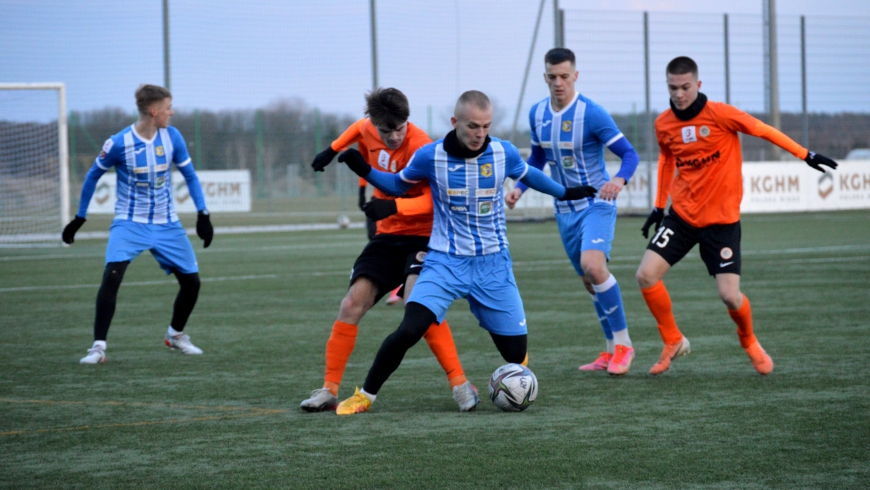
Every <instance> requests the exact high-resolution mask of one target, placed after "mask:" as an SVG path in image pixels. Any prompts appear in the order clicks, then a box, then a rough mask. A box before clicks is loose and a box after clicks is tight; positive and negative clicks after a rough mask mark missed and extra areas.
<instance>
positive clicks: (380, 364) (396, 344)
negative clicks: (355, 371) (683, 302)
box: [363, 303, 435, 395]
mask: <svg viewBox="0 0 870 490" xmlns="http://www.w3.org/2000/svg"><path fill="white" fill-rule="evenodd" d="M434 322H435V313H432V311H431V310H430V309H429V308H426V307H425V306H423V305H421V304H420V303H408V304H407V306H405V318H404V319H402V323H401V324H399V328H397V329H396V331H395V332H393V333H391V334H390V335H389V336H388V337H387V338H386V339H385V340H384V343H383V344H381V348H380V349H379V350H378V355H377V356H375V362H374V363H373V364H372V367H371V369H369V374H368V376H366V382H365V384H363V389H364V390H366V393H371V394H372V395H377V394H378V391H380V389H381V386H383V384H384V383H385V382H386V381H387V378H389V377H390V375H391V374H393V371H395V370H396V369H398V367H399V364H401V363H402V359H404V357H405V353H406V352H408V349H410V348H411V347H413V346H414V344H416V343H417V342H419V341H420V339H422V338H423V334H425V333H426V330H428V329H429V326H430V325H432V323H434Z"/></svg>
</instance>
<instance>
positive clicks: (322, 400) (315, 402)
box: [299, 388, 338, 412]
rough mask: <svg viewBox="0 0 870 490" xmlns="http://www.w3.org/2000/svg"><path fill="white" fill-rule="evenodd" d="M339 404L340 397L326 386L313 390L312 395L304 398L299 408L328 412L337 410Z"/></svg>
mask: <svg viewBox="0 0 870 490" xmlns="http://www.w3.org/2000/svg"><path fill="white" fill-rule="evenodd" d="M336 405H338V397H337V396H335V395H333V394H332V392H331V391H329V390H328V389H326V388H319V389H316V390H314V391H312V392H311V397H310V398H308V399H307V400H302V403H301V404H299V408H301V409H302V410H305V411H306V412H328V411H330V410H335V407H336Z"/></svg>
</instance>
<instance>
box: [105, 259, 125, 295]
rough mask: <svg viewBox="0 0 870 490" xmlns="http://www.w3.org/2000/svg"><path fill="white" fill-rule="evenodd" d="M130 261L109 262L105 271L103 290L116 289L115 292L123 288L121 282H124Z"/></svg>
mask: <svg viewBox="0 0 870 490" xmlns="http://www.w3.org/2000/svg"><path fill="white" fill-rule="evenodd" d="M128 265H130V262H129V261H124V262H109V263H108V264H106V268H105V270H104V271H103V284H102V285H101V288H109V289H114V290H115V291H117V290H118V288H119V287H120V286H121V281H123V280H124V272H126V271H127V266H128Z"/></svg>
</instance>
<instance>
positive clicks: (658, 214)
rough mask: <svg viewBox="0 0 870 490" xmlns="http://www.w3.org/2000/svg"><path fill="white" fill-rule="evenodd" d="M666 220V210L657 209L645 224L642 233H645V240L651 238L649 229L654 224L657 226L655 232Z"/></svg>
mask: <svg viewBox="0 0 870 490" xmlns="http://www.w3.org/2000/svg"><path fill="white" fill-rule="evenodd" d="M663 219H665V210H664V209H662V208H655V209H653V210H652V212H651V213H650V214H649V218H647V219H646V223H644V224H643V228H641V229H640V231H642V232H643V237H644V238H649V227H650V226H652V224H653V223H655V224H656V227H655V228H653V229H654V230H658V229H659V226H661V225H662V220H663Z"/></svg>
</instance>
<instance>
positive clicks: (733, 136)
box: [655, 101, 807, 228]
mask: <svg viewBox="0 0 870 490" xmlns="http://www.w3.org/2000/svg"><path fill="white" fill-rule="evenodd" d="M655 130H656V139H658V142H659V147H660V148H661V153H660V155H659V171H658V192H657V193H656V201H655V207H657V208H664V207H665V206H666V205H667V202H668V194H670V195H671V205H672V206H673V208H674V210H675V211H676V212H677V214H678V215H679V216H680V217H681V218H683V219H684V220H685V221H686V222H687V223H689V224H690V225H692V226H695V227H699V228H700V227H703V226H708V225H716V224H731V223H736V222H737V221H739V220H740V202H741V201H742V199H743V174H742V165H743V155H742V154H741V151H740V139H739V138H738V135H737V132H738V131H739V132H741V133H746V134H750V135H752V136H757V137H759V138H764V139H765V140H767V141H769V142H771V143H773V144H775V145H777V146H779V147H781V148H783V149H784V150H786V151H788V152H789V153H791V154H792V155H794V156H796V157H797V158H800V159H803V158H805V157H806V156H807V150H806V148H804V147H802V146H801V145H799V144H797V143H795V142H794V141H793V140H792V139H791V138H789V137H788V136H786V135H784V134H783V133H781V132H780V131H779V130H777V129H776V128H774V127H772V126H769V125H767V124H764V123H763V122H761V121H759V120H758V119H756V118H754V117H752V116H750V115H749V114H747V113H745V112H743V111H741V110H740V109H737V108H736V107H734V106H730V105H728V104H724V103H722V102H712V101H707V103H706V105H705V106H704V108H703V109H701V112H700V113H699V114H698V115H697V116H695V117H693V118H692V119H690V120H688V121H682V120H680V119H678V118H677V116H676V115H675V114H674V111H673V110H671V109H668V110H666V111H665V112H663V113H661V114H660V115H659V117H658V118H657V119H656V123H655ZM675 172H676V175H675Z"/></svg>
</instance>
